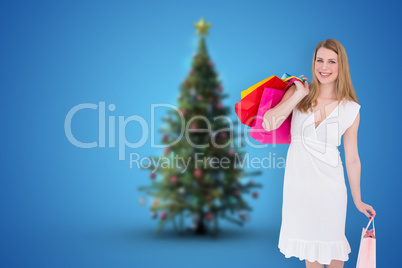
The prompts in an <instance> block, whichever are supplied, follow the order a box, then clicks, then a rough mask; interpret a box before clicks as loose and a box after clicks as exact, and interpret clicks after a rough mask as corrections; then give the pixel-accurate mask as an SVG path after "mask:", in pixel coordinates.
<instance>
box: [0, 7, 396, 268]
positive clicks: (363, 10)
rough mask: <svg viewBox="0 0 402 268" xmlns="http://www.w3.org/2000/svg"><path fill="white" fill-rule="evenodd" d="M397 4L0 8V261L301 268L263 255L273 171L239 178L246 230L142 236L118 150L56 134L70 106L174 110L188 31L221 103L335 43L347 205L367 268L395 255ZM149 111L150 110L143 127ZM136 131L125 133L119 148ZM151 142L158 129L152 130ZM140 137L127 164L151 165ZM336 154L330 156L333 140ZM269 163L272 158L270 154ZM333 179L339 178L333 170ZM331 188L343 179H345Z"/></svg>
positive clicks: (276, 176)
mask: <svg viewBox="0 0 402 268" xmlns="http://www.w3.org/2000/svg"><path fill="white" fill-rule="evenodd" d="M399 10H400V6H398V2H397V1H394V2H389V1H380V2H377V1H373V2H372V3H369V2H367V1H361V2H360V3H359V4H357V3H353V4H351V3H347V2H346V1H336V2H334V1H306V2H305V3H300V2H299V1H286V3H282V2H281V1H245V2H244V3H243V2H240V1H239V2H233V1H222V2H219V3H217V2H216V1H194V2H190V1H150V2H149V3H144V2H140V1H113V2H107V1H93V2H90V1H49V2H45V1H27V2H21V1H2V2H1V7H0V20H1V26H0V27H1V40H2V42H1V50H0V57H1V58H0V68H1V70H0V73H1V79H0V83H1V84H0V86H1V91H2V93H3V98H2V100H3V101H2V104H1V105H0V109H1V110H0V112H1V117H2V119H1V126H2V129H1V130H2V131H1V141H2V153H1V162H0V163H1V169H0V170H1V173H0V174H1V180H0V191H1V193H0V214H1V223H0V231H1V233H0V234H1V237H0V247H1V250H0V256H1V260H0V261H1V266H2V267H162V266H163V265H168V267H170V266H173V265H175V267H187V266H189V265H191V266H192V267H206V266H208V267H221V266H226V267H245V266H246V265H247V266H250V267H278V266H279V265H280V266H281V267H283V268H285V267H305V266H304V261H303V262H301V261H300V260H299V259H298V258H295V257H292V258H290V259H286V258H285V257H284V256H283V255H282V253H280V252H279V249H278V247H277V244H278V238H279V230H280V224H281V206H282V184H283V174H284V169H283V168H271V169H264V170H263V175H262V176H259V177H252V179H253V180H255V181H258V182H261V183H263V185H264V187H263V188H262V189H261V190H259V193H260V197H259V198H258V199H251V198H250V203H251V206H252V207H253V208H254V211H253V212H252V214H251V221H250V222H248V223H246V225H245V226H244V227H238V226H236V225H232V224H230V223H226V222H224V221H221V224H222V227H223V229H224V231H223V233H222V234H221V236H220V238H219V239H217V240H213V239H211V238H210V237H203V238H200V237H193V236H184V237H182V238H178V236H177V235H176V233H174V231H172V226H171V224H168V225H167V226H166V228H165V229H164V230H163V231H162V233H160V234H159V235H158V236H157V235H154V234H153V230H154V229H155V228H156V226H157V225H156V222H155V221H153V220H152V219H151V218H150V217H149V211H148V206H149V204H150V201H151V200H150V199H149V198H147V205H146V206H140V205H139V202H138V200H139V198H140V196H142V195H143V194H142V193H140V192H137V190H136V188H137V187H138V186H139V185H148V184H149V177H148V172H147V171H143V170H138V169H130V168H129V163H128V161H127V159H126V161H119V160H118V148H117V147H116V148H108V147H106V148H94V149H80V148H77V147H75V146H73V145H72V144H71V143H69V141H68V140H67V138H66V136H65V133H64V119H65V116H66V114H67V112H68V111H69V110H70V109H71V108H72V107H74V106H75V105H77V104H80V103H94V104H98V103H99V102H100V101H105V102H106V105H108V104H110V103H114V104H115V105H116V107H117V108H116V111H114V112H113V113H112V112H108V113H107V116H116V120H117V116H124V117H125V118H126V117H128V116H130V115H139V116H141V117H143V118H144V119H145V120H147V121H149V120H150V117H151V109H150V106H151V104H153V103H171V104H176V99H177V95H178V89H179V85H180V83H181V82H183V80H184V78H185V77H186V75H187V74H188V71H189V69H190V62H191V60H192V55H193V53H194V52H195V51H196V45H197V41H198V36H197V35H196V34H195V32H196V30H195V28H194V27H193V23H194V22H197V21H199V20H200V18H201V17H204V18H205V19H206V21H207V22H210V23H212V24H213V25H212V27H211V28H210V31H209V36H208V37H207V46H208V50H209V54H210V56H211V58H212V60H213V61H214V63H215V68H216V71H217V72H218V73H219V75H220V78H221V79H222V82H223V87H224V92H225V93H228V94H229V95H230V97H229V98H228V99H225V101H224V105H226V106H231V107H234V104H235V103H236V102H237V101H239V99H240V91H242V90H244V89H246V88H247V87H249V86H250V85H252V84H254V83H256V82H258V81H260V80H262V79H264V78H266V77H268V76H270V75H272V74H275V75H277V76H281V75H282V74H283V73H284V72H288V73H290V74H294V75H301V74H305V75H306V76H307V77H309V78H310V80H311V61H312V56H313V52H314V48H315V46H316V44H317V43H318V42H319V41H321V40H324V39H327V38H335V39H337V40H339V41H340V42H341V43H342V44H343V45H344V47H345V49H346V51H347V53H348V57H349V63H350V72H351V76H352V80H353V84H354V87H355V90H356V93H357V96H358V99H359V103H360V104H361V106H362V108H361V110H360V112H361V121H360V128H359V138H358V141H359V153H360V158H361V162H362V178H361V191H362V200H363V201H364V202H366V203H368V204H370V205H372V206H373V207H374V209H375V210H376V211H377V217H376V233H377V238H378V240H377V260H378V261H377V263H378V267H391V266H392V265H393V264H397V257H398V256H399V255H400V250H401V246H400V241H399V238H400V234H399V229H397V228H399V226H400V224H399V223H400V220H401V219H402V217H401V216H400V210H399V209H400V207H399V205H400V203H401V202H400V200H401V199H400V188H401V186H402V183H401V181H400V175H399V173H398V172H399V171H400V169H399V168H398V165H399V167H400V164H399V162H398V160H400V149H401V147H400V144H399V142H397V141H398V139H399V138H400V135H399V130H400V126H399V123H397V118H396V116H397V115H398V114H399V113H400V107H399V104H400V98H401V93H400V92H401V90H400V89H399V88H398V87H399V85H400V81H399V80H397V77H399V76H400V73H401V71H402V70H401V63H402V57H401V50H400V40H401V38H400V29H401V26H402V20H401V17H400V14H399ZM164 115H165V112H164V111H162V110H160V111H158V112H157V113H156V115H155V118H156V129H159V128H160V127H161V125H162V121H161V120H160V119H161V118H162V117H163V116H164ZM231 117H232V118H233V119H234V120H237V119H236V115H235V113H234V111H233V113H232V114H231ZM97 118H98V117H97V112H96V111H91V110H86V111H82V112H80V113H79V114H77V116H76V117H75V118H74V121H73V132H74V135H75V136H76V137H77V138H78V139H80V140H82V141H86V142H90V141H96V140H97V137H98V129H97V128H98V121H97V120H98V119H97ZM140 130H141V129H140V126H139V125H138V124H135V123H132V124H130V125H129V126H128V127H127V137H128V139H129V140H130V141H138V139H139V138H140V137H141V132H140ZM155 135H156V141H157V142H158V141H159V140H160V133H158V132H156V131H155ZM287 149H288V145H278V146H277V147H275V148H272V147H270V148H267V147H266V148H262V149H256V148H252V147H251V146H250V147H249V148H246V150H247V151H248V152H249V153H250V156H251V157H263V156H269V153H271V155H272V154H273V153H275V154H276V155H275V157H276V158H285V157H286V152H287ZM162 150H163V149H152V148H150V140H149V139H148V141H147V143H146V145H144V146H142V147H141V148H138V149H135V150H134V149H127V153H129V152H137V153H139V154H140V155H141V156H144V157H145V156H150V155H161V154H162ZM340 150H341V156H342V159H344V151H343V146H342V145H341V146H340ZM272 156H273V155H272ZM345 176H346V174H345ZM346 180H347V179H346ZM346 185H347V187H348V192H349V193H348V194H349V196H348V211H347V222H346V237H347V238H348V241H349V243H350V245H351V247H352V252H351V253H350V255H349V261H347V262H346V263H345V267H355V264H356V260H357V253H358V247H359V243H360V235H361V231H362V228H363V227H365V226H366V224H367V223H368V219H367V217H366V216H364V215H363V214H362V213H360V212H359V211H358V210H357V209H356V207H355V206H354V203H353V200H352V196H351V194H350V188H349V184H348V182H347V181H346Z"/></svg>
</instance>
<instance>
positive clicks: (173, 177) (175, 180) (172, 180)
mask: <svg viewBox="0 0 402 268" xmlns="http://www.w3.org/2000/svg"><path fill="white" fill-rule="evenodd" d="M170 182H171V183H176V182H177V176H176V175H173V176H172V177H171V178H170Z"/></svg>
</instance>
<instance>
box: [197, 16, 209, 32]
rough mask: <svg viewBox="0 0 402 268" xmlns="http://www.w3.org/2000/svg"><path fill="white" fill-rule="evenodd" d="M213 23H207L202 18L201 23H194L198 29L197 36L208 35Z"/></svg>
mask: <svg viewBox="0 0 402 268" xmlns="http://www.w3.org/2000/svg"><path fill="white" fill-rule="evenodd" d="M211 25H212V24H211V23H206V22H205V20H204V18H202V19H201V20H200V21H199V22H197V23H194V27H196V28H197V34H199V35H207V34H208V29H209V27H211Z"/></svg>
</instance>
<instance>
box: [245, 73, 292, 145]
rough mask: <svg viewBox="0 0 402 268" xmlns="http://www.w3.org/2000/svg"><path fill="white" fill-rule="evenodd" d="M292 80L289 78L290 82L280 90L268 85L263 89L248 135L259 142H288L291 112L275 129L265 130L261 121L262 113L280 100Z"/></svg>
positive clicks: (262, 118)
mask: <svg viewBox="0 0 402 268" xmlns="http://www.w3.org/2000/svg"><path fill="white" fill-rule="evenodd" d="M294 80H295V79H292V80H290V82H289V83H288V84H287V85H286V86H285V87H284V88H283V89H282V90H278V89H275V88H270V87H267V88H265V89H264V93H263V95H262V97H261V102H260V105H259V107H258V111H257V116H256V118H255V123H254V125H253V126H252V127H251V129H250V133H249V135H250V137H252V138H253V139H255V140H257V141H259V142H261V143H270V144H290V142H291V138H292V136H291V134H290V127H291V122H292V113H290V115H289V116H288V117H287V118H286V120H285V121H284V122H283V123H282V124H281V126H280V127H279V128H277V129H274V130H271V131H266V130H265V129H264V128H263V127H262V123H263V121H264V114H265V113H266V112H267V111H268V110H269V109H271V108H274V107H275V106H276V105H277V104H278V103H279V102H280V101H281V100H282V98H283V96H284V95H285V93H286V90H287V89H288V88H289V87H290V86H291V85H292V84H293V83H294Z"/></svg>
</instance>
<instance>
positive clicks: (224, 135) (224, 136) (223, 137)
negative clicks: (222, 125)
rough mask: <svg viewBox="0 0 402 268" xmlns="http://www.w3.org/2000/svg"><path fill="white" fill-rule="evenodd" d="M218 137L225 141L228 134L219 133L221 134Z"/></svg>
mask: <svg viewBox="0 0 402 268" xmlns="http://www.w3.org/2000/svg"><path fill="white" fill-rule="evenodd" d="M219 136H220V137H221V139H226V138H227V136H228V134H226V132H221V133H220V134H219Z"/></svg>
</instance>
